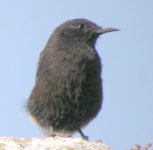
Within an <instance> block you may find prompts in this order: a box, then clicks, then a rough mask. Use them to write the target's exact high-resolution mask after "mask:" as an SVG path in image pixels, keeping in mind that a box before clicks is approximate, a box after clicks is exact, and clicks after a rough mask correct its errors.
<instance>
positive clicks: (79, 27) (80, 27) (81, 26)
mask: <svg viewBox="0 0 153 150" xmlns="http://www.w3.org/2000/svg"><path fill="white" fill-rule="evenodd" d="M76 28H77V29H83V28H84V24H79V25H78V26H77V27H76Z"/></svg>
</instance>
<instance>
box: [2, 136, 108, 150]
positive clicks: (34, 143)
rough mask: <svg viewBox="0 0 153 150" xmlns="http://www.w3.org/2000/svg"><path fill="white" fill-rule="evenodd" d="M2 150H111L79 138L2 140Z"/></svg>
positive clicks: (98, 142)
mask: <svg viewBox="0 0 153 150" xmlns="http://www.w3.org/2000/svg"><path fill="white" fill-rule="evenodd" d="M0 150H110V148H109V146H107V145H106V144H104V143H102V142H101V141H86V140H83V139H79V138H64V137H54V138H53V137H50V138H31V139H30V138H16V137H12V138H6V137H1V138H0Z"/></svg>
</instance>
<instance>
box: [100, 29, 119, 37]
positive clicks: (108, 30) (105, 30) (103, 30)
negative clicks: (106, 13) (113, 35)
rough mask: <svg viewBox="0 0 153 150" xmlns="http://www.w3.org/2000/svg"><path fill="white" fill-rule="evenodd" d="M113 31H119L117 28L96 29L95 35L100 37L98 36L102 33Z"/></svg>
mask: <svg viewBox="0 0 153 150" xmlns="http://www.w3.org/2000/svg"><path fill="white" fill-rule="evenodd" d="M113 31H120V30H119V29H117V28H104V29H103V28H98V29H97V34H98V35H100V34H104V33H108V32H113Z"/></svg>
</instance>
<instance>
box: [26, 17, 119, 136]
mask: <svg viewBox="0 0 153 150" xmlns="http://www.w3.org/2000/svg"><path fill="white" fill-rule="evenodd" d="M117 30H118V29H115V28H106V29H103V28H101V27H99V26H97V25H96V24H95V23H92V22H91V21H89V20H86V19H74V20H69V21H67V22H65V23H63V24H62V25H60V26H59V27H57V28H56V30H55V31H54V32H53V34H52V35H51V37H50V38H49V40H48V42H47V45H46V46H45V48H44V50H43V51H42V52H41V55H40V60H39V65H38V69H37V74H36V83H35V86H34V88H33V90H32V92H31V95H30V97H29V100H28V103H27V110H28V112H29V114H30V115H31V117H32V118H33V119H34V120H35V121H36V122H37V123H38V125H39V126H40V127H42V128H43V130H44V132H45V134H46V135H48V136H52V135H61V136H67V135H71V134H72V133H73V132H75V131H79V132H80V134H81V135H82V137H83V138H86V136H84V134H83V133H82V131H81V127H83V126H85V125H86V124H88V123H89V121H91V120H92V119H93V118H94V117H96V115H97V113H98V112H99V110H100V109H101V105H102V100H103V92H102V79H101V61H100V58H99V55H98V53H97V51H96V49H95V42H96V39H97V38H98V37H99V35H101V34H103V33H106V32H111V31H117Z"/></svg>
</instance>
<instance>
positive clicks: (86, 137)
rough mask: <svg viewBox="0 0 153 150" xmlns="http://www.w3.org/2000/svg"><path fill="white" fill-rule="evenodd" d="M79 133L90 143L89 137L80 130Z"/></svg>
mask: <svg viewBox="0 0 153 150" xmlns="http://www.w3.org/2000/svg"><path fill="white" fill-rule="evenodd" d="M78 132H79V133H80V135H81V137H82V138H83V139H84V140H87V141H88V136H86V135H84V133H83V132H82V130H81V129H80V128H79V129H78Z"/></svg>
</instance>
